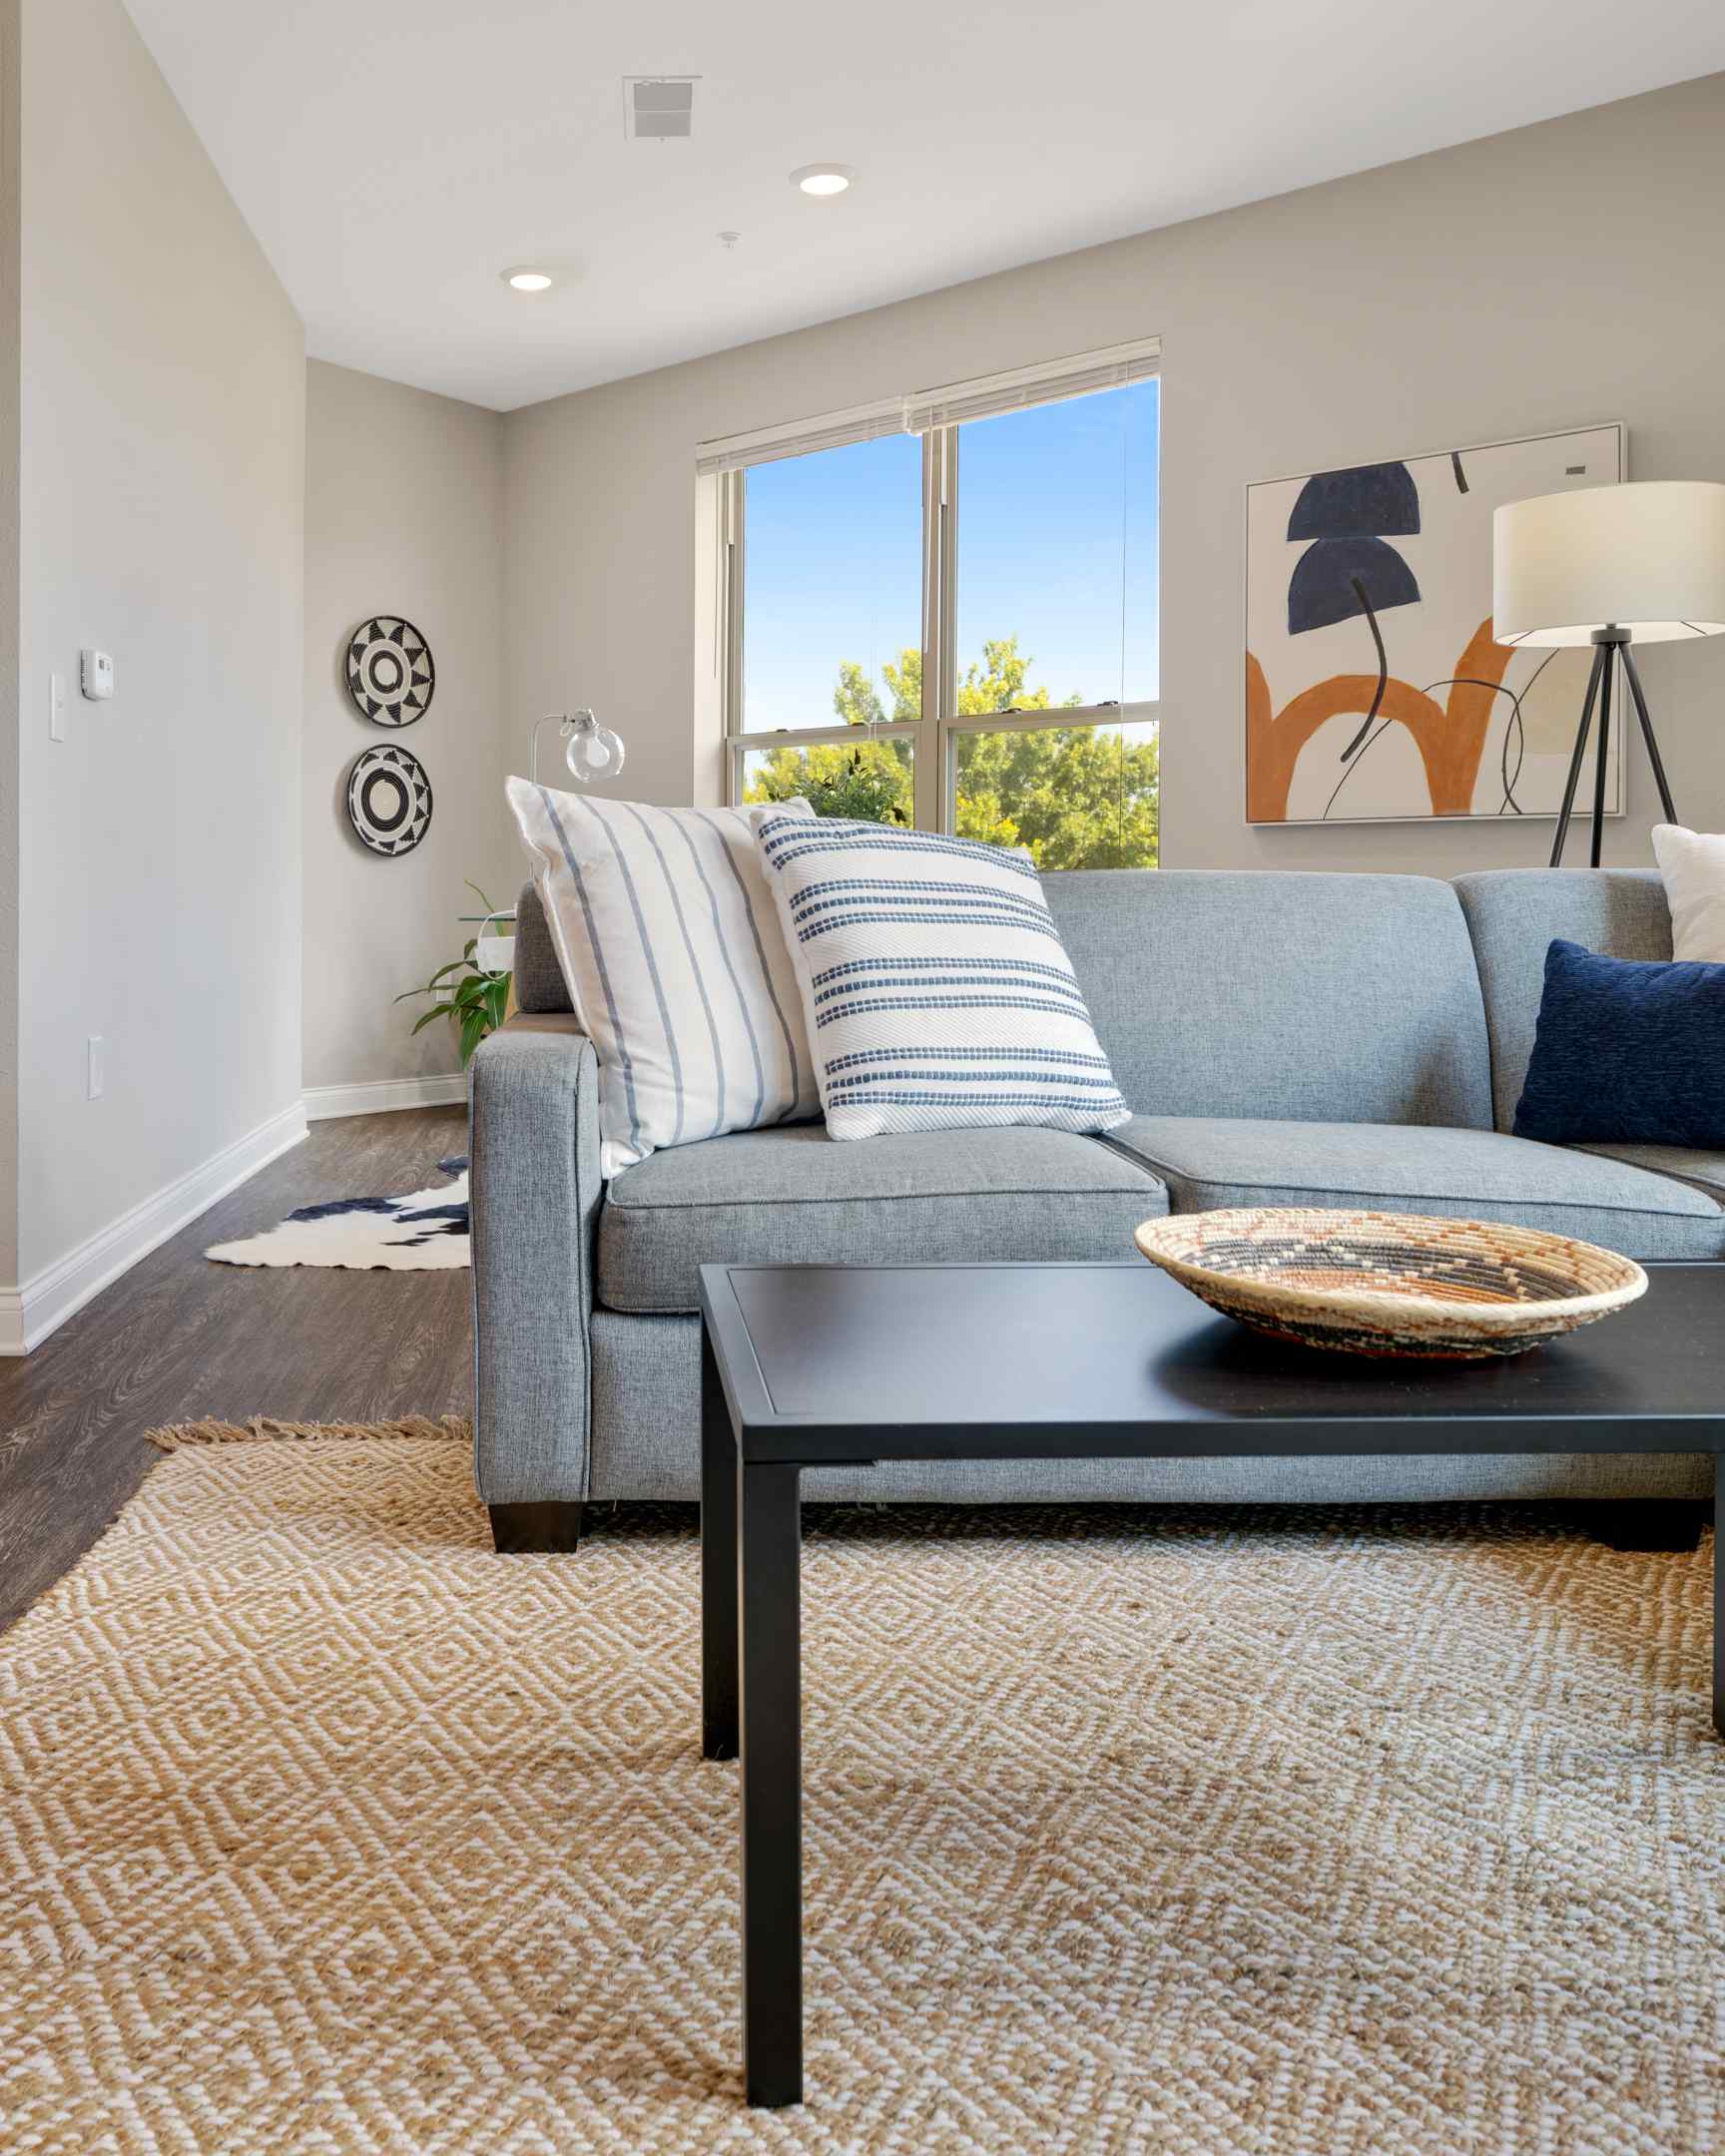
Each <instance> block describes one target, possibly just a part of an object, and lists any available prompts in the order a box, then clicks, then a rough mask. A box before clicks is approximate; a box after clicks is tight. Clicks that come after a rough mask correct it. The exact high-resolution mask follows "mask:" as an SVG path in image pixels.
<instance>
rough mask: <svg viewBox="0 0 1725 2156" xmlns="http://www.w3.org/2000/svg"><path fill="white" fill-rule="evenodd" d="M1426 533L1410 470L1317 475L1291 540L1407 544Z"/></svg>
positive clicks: (1303, 497)
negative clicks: (1412, 537) (1395, 541)
mask: <svg viewBox="0 0 1725 2156" xmlns="http://www.w3.org/2000/svg"><path fill="white" fill-rule="evenodd" d="M1419 529H1420V489H1419V487H1418V486H1417V485H1416V484H1415V482H1414V474H1413V473H1412V472H1411V471H1410V470H1409V469H1408V467H1407V465H1406V464H1356V465H1354V466H1352V467H1351V468H1350V469H1349V470H1347V471H1327V472H1314V474H1313V475H1312V477H1311V478H1310V479H1308V480H1307V482H1306V484H1305V485H1304V486H1303V487H1302V488H1301V489H1300V498H1299V500H1298V501H1296V502H1295V504H1294V514H1293V515H1292V516H1291V517H1290V518H1289V519H1288V536H1289V538H1290V539H1405V538H1407V537H1409V536H1410V535H1411V534H1412V533H1414V532H1417V531H1418V530H1419Z"/></svg>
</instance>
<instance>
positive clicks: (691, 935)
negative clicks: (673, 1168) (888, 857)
mask: <svg viewBox="0 0 1725 2156" xmlns="http://www.w3.org/2000/svg"><path fill="white" fill-rule="evenodd" d="M509 806H510V808H513V809H514V811H515V818H516V821H517V822H518V823H519V824H520V826H521V835H522V837H523V838H524V839H525V840H526V841H527V847H528V851H529V852H530V853H531V855H532V856H533V862H534V868H535V872H536V874H537V878H538V884H539V893H540V897H541V899H542V900H543V902H544V906H545V917H546V920H547V922H548V923H549V925H550V929H551V936H552V940H553V942H554V943H555V944H556V946H557V955H558V958H559V959H560V960H561V962H562V966H563V977H564V979H565V980H566V981H567V983H568V986H569V1000H570V1002H571V1003H572V1004H573V1006H574V1008H575V1014H576V1016H577V1017H578V1018H579V1019H580V1021H581V1024H582V1026H583V1028H584V1029H585V1031H586V1033H587V1035H588V1037H589V1038H590V1039H591V1041H592V1042H593V1046H594V1048H595V1050H596V1051H597V1054H598V1057H599V1135H600V1139H601V1145H600V1154H599V1161H600V1172H601V1173H602V1174H604V1175H606V1176H613V1175H616V1174H617V1173H618V1172H619V1170H621V1169H624V1168H628V1167H631V1166H632V1165H633V1164H634V1163H635V1162H636V1161H640V1160H645V1159H646V1157H647V1155H648V1154H649V1153H651V1152H653V1151H654V1150H655V1149H656V1148H658V1147H661V1146H675V1145H686V1144H688V1143H689V1142H690V1141H691V1140H693V1139H697V1138H715V1137H717V1136H718V1135H719V1134H720V1133H721V1132H722V1131H735V1130H755V1129H757V1128H759V1127H760V1126H761V1125H762V1124H766V1123H790V1122H795V1121H796V1120H798V1119H799V1118H800V1117H809V1116H813V1115H815V1114H816V1113H817V1112H818V1110H819V1107H820V1099H819V1095H818V1092H817V1088H816V1083H815V1076H814V1070H813V1065H812V1062H811V1059H810V1054H809V1044H808V1037H807V1035H806V1033H805V1031H804V1026H803V1010H802V1005H801V1002H800V1001H799V998H798V993H797V981H796V976H795V974H794V973H793V971H792V967H791V962H790V958H789V956H788V954H787V952H786V949H785V938H784V936H783V934H782V933H781V931H780V928H779V920H778V916H777V914H776V913H775V911H774V907H773V901H772V899H771V897H770V896H769V895H768V891H767V885H766V882H765V880H764V878H763V875H762V868H761V857H760V854H759V852H758V850H757V848H756V844H755V829H756V826H757V824H758V823H760V822H761V821H763V820H764V819H766V818H768V817H771V818H773V819H775V820H776V821H780V822H799V821H811V822H812V821H813V819H814V810H813V809H812V808H810V807H809V805H808V803H807V802H801V801H799V802H795V803H791V804H776V805H772V806H768V807H763V808H648V807H646V806H644V805H643V804H640V803H637V802H618V801H605V800H595V799H593V798H591V797H590V796H588V795H585V794H556V793H552V792H551V791H550V789H549V788H546V787H542V786H533V785H530V784H529V783H528V781H527V780H525V779H511V780H510V781H509Z"/></svg>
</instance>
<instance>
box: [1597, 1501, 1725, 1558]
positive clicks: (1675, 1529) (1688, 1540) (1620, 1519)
mask: <svg viewBox="0 0 1725 2156" xmlns="http://www.w3.org/2000/svg"><path fill="white" fill-rule="evenodd" d="M1709 1509H1710V1507H1709V1505H1708V1503H1707V1500H1706V1498H1705V1497H1636V1498H1631V1499H1628V1500H1626V1501H1624V1502H1622V1503H1617V1504H1609V1503H1597V1504H1590V1505H1589V1506H1588V1507H1587V1523H1588V1525H1589V1526H1590V1527H1591V1528H1592V1530H1593V1532H1594V1533H1595V1534H1596V1535H1597V1536H1598V1537H1599V1539H1600V1541H1601V1542H1603V1543H1604V1544H1605V1545H1606V1547H1607V1548H1608V1549H1615V1550H1692V1549H1697V1548H1699V1546H1700V1542H1701V1530H1702V1528H1703V1527H1704V1526H1705V1525H1706V1523H1707V1514H1708V1511H1709Z"/></svg>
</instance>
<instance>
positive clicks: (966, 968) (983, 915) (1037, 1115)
mask: <svg viewBox="0 0 1725 2156" xmlns="http://www.w3.org/2000/svg"><path fill="white" fill-rule="evenodd" d="M785 806H786V805H781V808H780V812H778V813H777V814H769V815H768V816H767V817H766V818H765V819H764V820H763V821H762V823H761V824H760V826H759V833H758V835H759V841H760V846H761V857H762V860H763V861H764V863H765V864H766V869H767V880H768V882H769V883H770V884H771V885H772V889H773V897H774V900H775V902H776V904H777V905H778V908H779V919H780V922H781V925H782V926H783V928H784V931H785V941H786V944H787V946H788V947H789V949H790V952H791V962H792V965H793V966H794V967H795V969H796V973H797V984H798V987H799V988H800V989H801V991H802V998H803V1015H804V1018H805V1020H806V1021H807V1024H808V1029H809V1041H810V1046H811V1048H812V1049H813V1052H814V1058H815V1068H816V1072H817V1075H818V1077H819V1079H820V1084H821V1102H822V1106H823V1107H824V1108H825V1110H826V1113H827V1130H828V1135H829V1136H830V1137H833V1138H875V1137H879V1136H881V1135H882V1134H884V1133H885V1132H887V1131H928V1130H952V1129H974V1128H977V1127H979V1126H985V1125H991V1124H1037V1125H1040V1126H1042V1127H1044V1128H1049V1129H1053V1130H1068V1131H1103V1130H1111V1129H1113V1127H1114V1125H1115V1124H1117V1123H1124V1122H1125V1121H1126V1119H1127V1117H1128V1115H1129V1114H1130V1112H1131V1111H1130V1110H1129V1109H1128V1108H1127V1106H1126V1103H1125V1101H1124V1100H1122V1099H1121V1097H1120V1091H1119V1088H1118V1087H1117V1086H1116V1085H1115V1083H1114V1074H1113V1072H1112V1071H1111V1070H1110V1069H1109V1067H1108V1058H1107V1057H1106V1056H1105V1055H1104V1054H1103V1052H1102V1048H1101V1044H1100V1042H1099V1041H1098V1040H1097V1038H1096V1034H1095V1029H1094V1028H1093V1027H1092V1025H1091V1023H1090V1013H1089V1011H1088V1009H1087V1008H1086V1007H1085V1003H1084V996H1083V992H1082V990H1081V989H1080V988H1079V986H1078V982H1077V978H1076V976H1075V975H1074V973H1073V971H1072V961H1071V960H1070V959H1069V958H1068V957H1067V955H1066V946H1065V945H1064V943H1062V942H1061V940H1060V931H1059V930H1058V929H1057V928H1056V927H1055V925H1054V922H1053V919H1052V917H1051V915H1050V914H1049V911H1048V901H1047V900H1046V898H1044V897H1043V895H1042V885H1041V880H1040V878H1039V877H1038V876H1037V873H1036V869H1035V866H1034V864H1033V863H1032V861H1031V860H1030V858H1029V856H1028V855H1027V854H1024V853H1022V852H1017V851H1007V850H1005V849H1003V848H1002V847H999V846H989V845H977V844H975V843H974V842H972V841H971V840H970V839H968V838H946V837H941V836H939V835H938V834H937V833H935V832H932V831H906V830H892V829H890V828H887V827H886V826H884V825H882V824H879V823H853V822H845V821H841V820H839V819H838V818H835V817H824V818H823V819H822V820H821V821H819V822H817V823H815V824H810V823H809V822H808V821H807V820H806V819H805V818H803V817H801V816H790V815H787V814H785V813H784V807H785Z"/></svg>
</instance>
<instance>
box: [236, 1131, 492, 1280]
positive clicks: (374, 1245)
mask: <svg viewBox="0 0 1725 2156" xmlns="http://www.w3.org/2000/svg"><path fill="white" fill-rule="evenodd" d="M437 1166H438V1168H439V1169H440V1170H441V1171H442V1172H443V1173H444V1174H445V1175H449V1176H453V1177H454V1181H453V1182H451V1183H438V1184H434V1185H433V1186H432V1188H431V1189H430V1190H422V1191H409V1192H408V1193H407V1194H406V1196H405V1197H402V1198H331V1199H329V1200H328V1201H327V1202H326V1203H325V1204H323V1205H308V1206H301V1207H300V1208H299V1210H298V1212H297V1213H289V1214H288V1218H287V1219H286V1220H285V1221H283V1222H281V1223H280V1224H279V1225H278V1226H277V1227H275V1228H271V1229H268V1230H266V1232H265V1233H264V1234H263V1235H257V1236H248V1237H247V1238H246V1239H245V1241H244V1242H240V1243H218V1244H217V1245H216V1246H215V1248H214V1249H212V1250H207V1251H206V1252H205V1253H204V1255H205V1257H206V1258H214V1259H215V1260H216V1261H217V1262H218V1263H219V1264H221V1265H244V1266H344V1267H346V1268H347V1269H348V1270H349V1271H350V1272H368V1271H370V1270H371V1269H372V1268H374V1267H377V1266H384V1267H387V1269H388V1270H389V1271H390V1272H392V1273H430V1272H441V1271H443V1270H444V1269H445V1268H446V1267H449V1266H464V1265H467V1264H469V1263H470V1262H471V1261H470V1259H469V1256H468V1249H469V1246H468V1240H467V1162H466V1159H465V1157H463V1156H461V1155H459V1154H458V1155H456V1156H455V1157H454V1158H453V1159H451V1160H444V1161H439V1162H438V1163H437Z"/></svg>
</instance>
